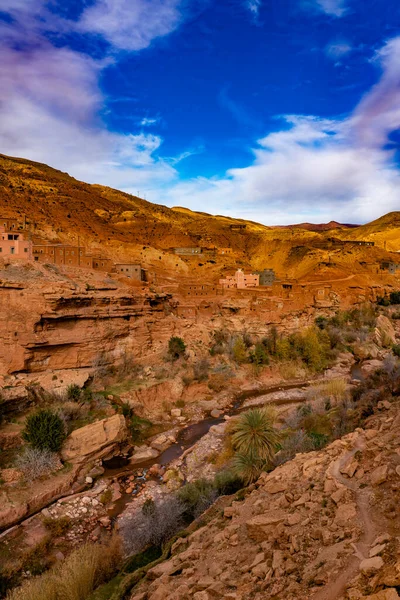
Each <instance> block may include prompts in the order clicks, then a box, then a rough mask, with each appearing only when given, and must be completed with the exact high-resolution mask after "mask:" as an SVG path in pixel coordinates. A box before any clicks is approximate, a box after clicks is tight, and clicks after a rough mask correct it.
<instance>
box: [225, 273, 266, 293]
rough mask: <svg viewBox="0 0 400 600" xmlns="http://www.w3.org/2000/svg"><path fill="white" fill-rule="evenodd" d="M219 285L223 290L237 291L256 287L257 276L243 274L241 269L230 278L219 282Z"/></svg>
mask: <svg viewBox="0 0 400 600" xmlns="http://www.w3.org/2000/svg"><path fill="white" fill-rule="evenodd" d="M219 284H220V285H221V286H222V287H223V288H225V289H228V290H229V289H238V290H241V289H242V290H243V289H245V288H251V287H258V286H259V285H260V277H259V275H255V274H254V273H249V274H247V275H246V274H245V273H244V272H243V271H242V269H238V270H237V271H236V273H235V274H234V275H232V276H228V277H225V278H224V279H220V280H219Z"/></svg>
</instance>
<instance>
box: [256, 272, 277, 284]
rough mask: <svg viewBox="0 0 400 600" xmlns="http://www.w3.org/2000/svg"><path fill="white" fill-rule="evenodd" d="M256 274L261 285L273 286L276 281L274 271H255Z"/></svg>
mask: <svg viewBox="0 0 400 600" xmlns="http://www.w3.org/2000/svg"><path fill="white" fill-rule="evenodd" d="M255 274H256V275H258V276H259V278H260V285H262V286H271V285H272V284H273V283H274V281H275V272H274V270H273V269H264V270H263V271H255Z"/></svg>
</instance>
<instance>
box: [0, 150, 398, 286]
mask: <svg viewBox="0 0 400 600" xmlns="http://www.w3.org/2000/svg"><path fill="white" fill-rule="evenodd" d="M0 189H1V198H2V212H3V213H4V214H3V216H18V217H19V218H20V219H21V221H22V219H23V218H24V216H26V219H27V224H28V227H29V229H30V231H31V234H32V235H33V236H36V237H40V238H44V239H47V240H54V241H62V242H70V243H76V242H77V240H78V236H79V238H80V243H81V244H84V245H86V246H87V247H88V248H89V249H90V250H92V251H98V250H101V251H102V252H105V253H106V254H108V255H109V256H110V257H112V258H117V257H118V259H119V260H139V261H141V262H143V263H144V264H146V266H150V267H151V266H153V267H154V266H155V265H156V268H157V269H158V270H161V271H165V272H167V273H168V272H171V271H173V272H178V273H179V274H180V275H184V274H185V273H186V274H189V271H190V274H191V275H192V276H196V275H197V271H199V272H201V273H202V275H206V277H207V278H210V279H214V280H215V279H216V278H217V277H219V276H220V275H221V274H222V273H223V272H224V271H226V269H230V270H232V269H233V268H235V267H236V266H237V265H238V264H239V265H240V266H242V267H243V268H245V269H246V268H249V269H262V268H274V269H275V270H276V271H277V273H278V275H280V276H281V277H282V276H287V277H297V278H304V277H305V278H308V277H309V275H310V274H314V273H315V272H317V271H318V270H319V267H320V266H321V263H327V262H330V263H332V262H333V263H335V264H336V265H337V272H338V276H340V275H342V276H346V275H348V274H349V273H353V272H354V264H355V263H357V264H358V263H363V262H366V261H369V260H372V262H374V263H375V262H379V260H382V259H383V258H384V257H385V256H386V251H390V252H391V253H393V252H397V251H398V250H400V212H393V213H389V214H387V215H384V216H383V217H381V218H379V219H377V220H376V221H373V222H371V223H368V224H366V225H362V226H358V227H354V226H349V225H343V224H339V223H337V222H336V221H331V222H330V223H327V224H316V225H314V224H309V223H303V224H298V225H293V226H279V227H268V226H265V225H262V224H259V223H254V222H252V221H245V220H241V219H233V218H231V217H225V216H219V215H218V216H212V215H208V214H207V213H203V212H193V211H191V210H189V209H186V208H182V207H175V208H168V207H165V206H161V205H158V204H152V203H151V202H147V201H145V200H143V199H141V198H138V197H136V196H132V195H129V194H126V193H124V192H121V191H118V190H114V189H111V188H108V187H105V186H100V185H90V184H87V183H83V182H80V181H77V180H76V179H74V178H73V177H71V176H69V175H68V174H67V173H63V172H61V171H58V170H56V169H53V168H51V167H49V166H47V165H44V164H40V163H36V162H33V161H30V160H26V159H22V158H12V157H7V156H5V155H0ZM239 224H242V225H245V226H246V228H245V229H242V230H239V231H238V230H235V229H231V227H230V226H232V225H233V226H235V225H239ZM328 238H335V239H337V240H342V241H343V240H355V241H357V240H363V241H373V242H374V243H375V248H368V249H367V250H365V249H361V248H351V247H349V246H348V245H346V246H347V247H346V248H345V249H344V248H342V247H340V246H339V245H337V246H335V247H331V248H328V247H324V244H326V242H327V240H328ZM179 246H201V247H212V246H217V247H229V248H232V250H233V252H234V256H233V258H232V257H231V258H228V257H225V258H219V260H218V262H217V264H216V265H214V263H210V264H208V265H207V268H206V269H201V270H199V269H198V266H199V265H197V263H196V264H194V263H193V264H191V265H190V269H189V268H188V265H187V260H182V259H181V258H179V257H176V256H174V255H173V254H171V253H170V252H169V250H170V248H172V247H179ZM159 251H161V254H159ZM393 257H394V258H393ZM392 258H393V260H394V261H396V260H397V257H396V255H393V254H392ZM200 266H204V265H203V264H201V265H200ZM356 270H357V268H356Z"/></svg>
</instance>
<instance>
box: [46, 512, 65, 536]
mask: <svg viewBox="0 0 400 600" xmlns="http://www.w3.org/2000/svg"><path fill="white" fill-rule="evenodd" d="M71 524H72V523H71V519H70V517H67V516H64V517H59V518H58V519H56V518H53V517H45V518H44V519H43V525H44V526H45V527H46V529H48V530H49V532H50V533H51V534H52V535H53V536H55V537H60V536H62V535H64V533H66V532H67V531H68V529H69V528H70V527H71Z"/></svg>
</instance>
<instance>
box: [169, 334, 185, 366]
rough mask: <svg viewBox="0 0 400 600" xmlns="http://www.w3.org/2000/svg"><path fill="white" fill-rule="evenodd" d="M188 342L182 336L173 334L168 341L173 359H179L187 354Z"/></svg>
mask: <svg viewBox="0 0 400 600" xmlns="http://www.w3.org/2000/svg"><path fill="white" fill-rule="evenodd" d="M185 352H186V344H185V342H184V341H183V339H182V338H180V337H177V336H173V337H171V338H170V340H169V342H168V354H169V355H170V357H171V358H172V360H178V358H181V357H182V356H185Z"/></svg>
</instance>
